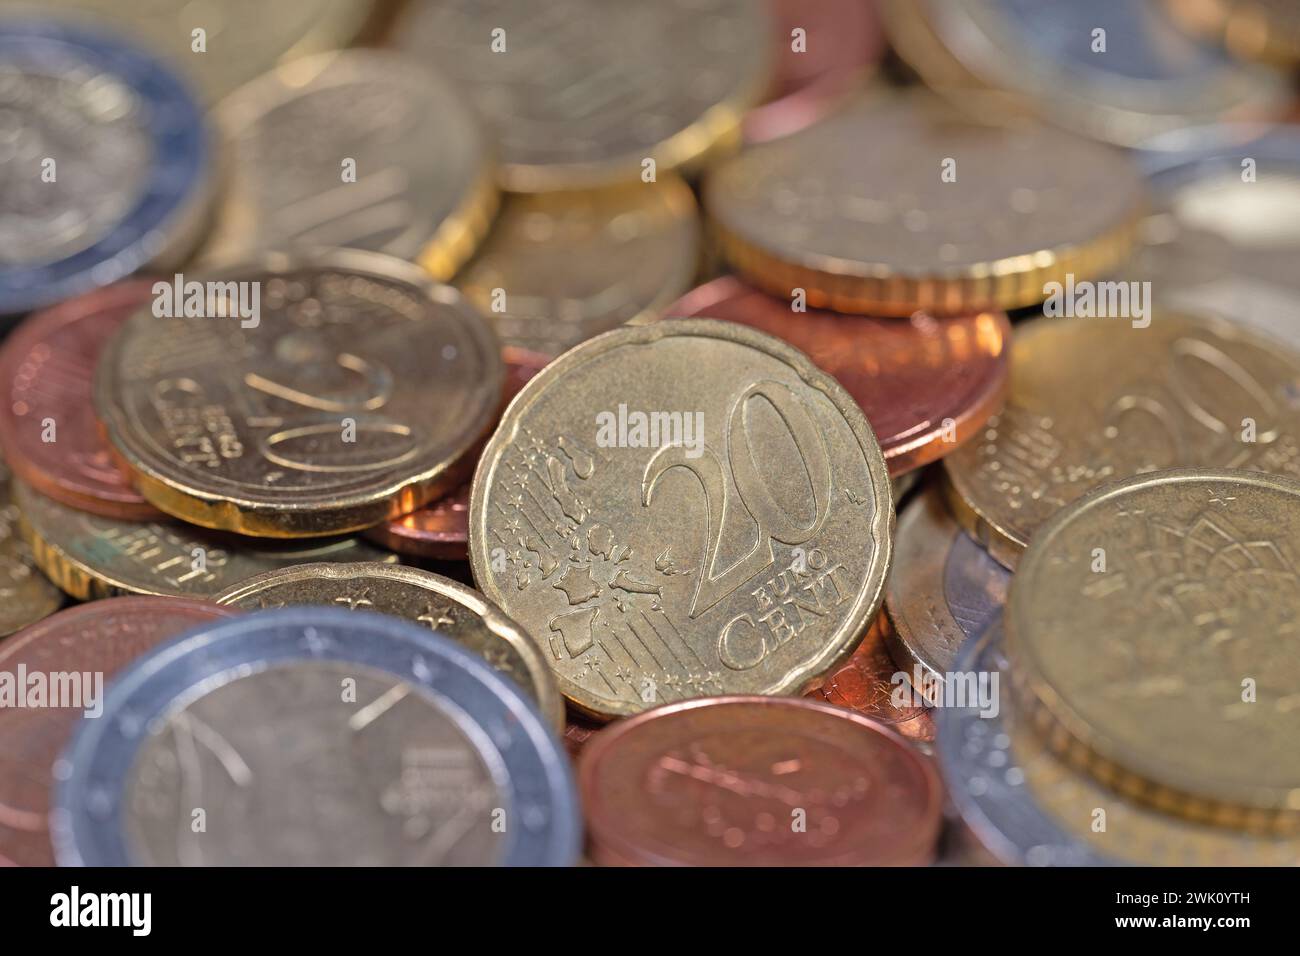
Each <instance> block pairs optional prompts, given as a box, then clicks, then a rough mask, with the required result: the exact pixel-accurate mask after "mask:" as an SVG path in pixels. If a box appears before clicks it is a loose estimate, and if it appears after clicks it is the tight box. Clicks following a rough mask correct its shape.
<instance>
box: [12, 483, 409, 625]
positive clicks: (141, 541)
mask: <svg viewBox="0 0 1300 956" xmlns="http://www.w3.org/2000/svg"><path fill="white" fill-rule="evenodd" d="M13 492H14V501H15V504H16V505H17V508H16V509H15V510H16V511H17V512H18V516H17V517H18V523H19V526H20V527H21V528H22V532H23V536H24V537H25V538H26V539H27V540H28V541H29V542H30V543H31V548H32V553H33V555H34V560H35V562H36V564H37V565H38V566H39V567H40V569H41V570H42V571H44V572H45V573H46V574H47V575H49V578H50V580H51V581H53V582H54V583H55V584H57V585H58V586H59V587H60V588H62V589H63V590H64V591H65V592H67V593H68V594H70V595H71V596H72V597H74V598H76V599H77V600H79V601H90V600H93V599H95V598H104V597H110V596H112V595H115V594H157V595H166V596H172V597H199V598H210V597H212V596H213V595H214V594H217V593H218V592H220V591H222V590H224V589H225V588H227V587H229V586H230V585H232V584H234V583H235V582H236V581H241V580H243V579H244V578H247V577H251V576H252V575H254V574H260V573H262V572H263V571H270V570H272V569H274V568H281V567H285V566H289V565H296V564H304V563H306V562H311V561H396V560H397V557H396V555H391V554H388V553H387V552H385V551H383V550H381V549H379V548H376V547H373V546H371V545H369V544H367V543H366V542H365V541H362V540H361V539H360V538H351V537H345V538H334V539H325V538H315V539H311V540H308V541H268V540H266V539H264V538H246V537H241V536H239V535H233V534H220V533H218V532H215V531H205V530H204V529H202V528H195V527H192V526H190V525H186V524H182V523H181V522H179V521H122V520H119V519H115V518H104V517H101V516H100V515H94V514H90V513H89V512H85V511H77V510H75V509H73V508H69V507H67V506H65V505H61V504H59V503H58V502H57V501H54V500H53V499H52V498H46V497H45V496H44V495H40V494H37V493H36V492H35V491H32V490H31V488H29V487H27V486H26V485H25V484H23V483H22V482H21V481H18V480H17V479H15V480H14V482H13ZM56 607H57V605H56ZM51 610H52V609H51Z"/></svg>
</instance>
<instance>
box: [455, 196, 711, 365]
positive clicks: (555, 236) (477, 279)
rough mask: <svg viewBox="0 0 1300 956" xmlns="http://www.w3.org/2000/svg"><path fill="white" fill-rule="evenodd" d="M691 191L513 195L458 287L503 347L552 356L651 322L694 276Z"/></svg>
mask: <svg viewBox="0 0 1300 956" xmlns="http://www.w3.org/2000/svg"><path fill="white" fill-rule="evenodd" d="M699 260H700V222H699V216H698V214H697V212H696V208H695V197H694V196H693V195H692V194H691V189H690V187H689V186H687V185H686V183H685V182H683V181H682V179H681V178H680V177H679V176H676V175H673V174H671V173H666V174H664V175H662V176H660V177H659V179H658V181H657V182H653V183H641V182H637V183H632V184H631V185H624V186H613V187H608V188H605V189H589V190H582V191H578V192H557V193H545V194H539V195H533V196H512V197H510V198H509V199H507V200H506V204H505V206H504V208H503V209H502V210H501V215H500V216H499V217H498V218H497V221H496V223H495V224H494V225H493V227H492V232H491V233H490V234H489V235H488V238H487V240H486V241H485V242H484V243H483V247H482V248H481V249H480V250H479V252H478V254H477V255H475V257H474V258H473V259H472V260H471V261H470V262H469V263H468V264H467V265H466V266H465V268H464V269H463V270H461V272H460V274H459V275H457V276H456V280H455V284H456V286H457V287H458V288H459V289H460V290H461V291H462V292H464V293H465V295H466V297H467V298H469V300H470V301H471V302H473V303H474V304H475V305H477V306H478V307H479V311H481V312H482V313H483V314H484V315H486V316H488V318H490V319H491V320H492V324H493V325H494V326H495V327H496V330H497V335H499V336H500V337H501V341H502V342H504V343H505V344H506V345H510V346H516V347H519V348H524V349H528V350H529V351H533V352H541V353H544V354H547V355H558V354H559V353H561V352H563V351H565V350H566V349H568V348H571V347H572V346H574V345H577V344H578V343H579V342H581V341H584V340H585V339H589V338H591V337H592V336H594V335H599V334H600V333H601V332H608V331H609V330H610V329H612V328H615V327H616V326H619V325H622V324H623V323H625V322H638V321H642V322H643V321H646V320H647V319H650V318H654V317H657V316H658V314H659V313H660V312H661V311H662V310H663V308H664V306H666V305H667V304H668V303H669V302H671V301H672V300H673V299H674V298H676V297H677V296H678V295H680V294H681V293H683V292H685V291H686V289H688V288H689V287H690V284H691V282H692V280H693V279H694V278H695V273H696V270H697V269H698V268H699Z"/></svg>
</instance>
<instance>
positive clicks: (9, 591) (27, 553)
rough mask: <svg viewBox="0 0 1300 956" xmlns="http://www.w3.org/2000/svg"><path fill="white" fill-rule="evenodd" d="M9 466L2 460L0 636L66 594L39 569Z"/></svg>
mask: <svg viewBox="0 0 1300 956" xmlns="http://www.w3.org/2000/svg"><path fill="white" fill-rule="evenodd" d="M12 491H13V485H12V484H11V483H10V480H9V470H8V469H7V468H6V467H5V465H4V462H3V461H0V593H3V595H4V599H3V600H2V601H0V637H4V636H5V635H6V634H12V633H13V632H14V631H17V630H20V629H21V628H24V627H27V626H28V625H29V624H34V623H36V622H37V621H39V620H41V619H42V618H44V617H48V616H49V615H51V614H53V613H54V612H55V611H57V610H58V609H59V607H60V605H62V604H63V595H62V594H61V593H60V591H59V589H58V588H57V587H55V586H54V585H53V584H52V583H50V581H49V579H48V578H46V577H45V575H44V574H42V573H41V571H40V570H39V565H38V564H37V562H36V558H35V556H34V555H33V554H32V551H31V548H30V547H29V546H28V544H27V542H25V541H24V540H23V537H22V534H21V533H20V531H19V526H20V522H21V514H20V513H19V510H18V506H17V505H15V504H14V503H13V499H12Z"/></svg>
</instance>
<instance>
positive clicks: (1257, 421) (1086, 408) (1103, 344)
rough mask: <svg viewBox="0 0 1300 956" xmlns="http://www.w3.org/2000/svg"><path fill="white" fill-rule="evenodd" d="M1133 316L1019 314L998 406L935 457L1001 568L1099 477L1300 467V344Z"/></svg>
mask: <svg viewBox="0 0 1300 956" xmlns="http://www.w3.org/2000/svg"><path fill="white" fill-rule="evenodd" d="M1148 306H1149V304H1148ZM1134 321H1136V320H1131V319H1129V318H1124V317H1115V318H1040V319H1034V320H1032V321H1030V322H1024V323H1021V324H1020V325H1019V326H1017V328H1016V333H1015V337H1014V339H1013V340H1012V348H1011V351H1012V354H1011V368H1012V373H1011V397H1010V399H1009V400H1008V402H1007V406H1006V408H1005V409H1004V410H1003V411H1002V412H1001V413H1000V414H999V415H996V416H994V417H993V418H992V419H991V420H990V421H989V424H988V427H987V428H986V429H985V431H984V433H983V435H982V436H980V437H979V438H977V439H976V440H974V441H971V442H969V443H967V444H966V445H963V446H961V447H960V448H958V449H957V450H956V451H955V452H953V453H952V454H951V455H949V456H948V457H946V458H945V459H944V460H943V465H944V475H945V478H946V483H945V488H946V491H947V495H948V501H949V504H950V505H951V507H952V509H953V514H954V515H955V516H956V518H957V520H958V521H959V522H960V523H961V524H962V526H963V527H964V528H966V530H967V531H968V532H969V533H970V534H972V535H973V536H974V537H975V538H976V539H977V540H978V541H980V542H981V543H982V544H984V545H985V547H987V548H988V550H989V553H990V554H992V555H993V557H995V558H996V559H997V560H998V561H999V562H1001V563H1002V564H1003V565H1005V566H1006V567H1008V568H1012V569H1014V568H1015V567H1016V562H1017V561H1018V560H1019V557H1020V554H1021V552H1022V551H1024V549H1025V546H1026V545H1027V544H1028V543H1029V541H1030V539H1031V537H1032V535H1033V534H1034V532H1035V530H1036V529H1037V528H1038V527H1039V526H1040V525H1042V524H1043V522H1045V521H1046V520H1047V519H1048V518H1050V517H1051V516H1052V515H1053V514H1054V513H1055V512H1056V511H1057V510H1058V509H1060V508H1063V507H1065V506H1066V505H1067V504H1069V503H1070V502H1071V501H1073V500H1074V499H1076V498H1078V497H1079V496H1081V495H1082V494H1084V493H1085V492H1087V491H1089V490H1091V489H1093V488H1095V487H1097V486H1098V485H1100V484H1103V483H1105V482H1109V481H1115V480H1117V479H1120V478H1127V477H1129V476H1131V475H1135V474H1138V473H1140V472H1144V471H1154V470H1156V469H1160V468H1175V467H1182V466H1192V465H1204V466H1212V467H1225V468H1249V469H1258V470H1260V471H1266V472H1273V473H1277V474H1285V475H1291V476H1292V477H1297V478H1300V354H1297V353H1294V352H1291V351H1289V350H1287V349H1286V348H1284V347H1281V346H1279V345H1278V344H1276V343H1275V342H1273V341H1271V340H1268V339H1264V338H1262V337H1259V336H1257V335H1254V334H1253V333H1251V332H1250V330H1248V329H1245V328H1243V327H1242V326H1240V325H1231V324H1229V323H1226V322H1222V321H1218V320H1214V319H1209V318H1199V317H1194V316H1191V315H1181V314H1179V313H1176V312H1172V311H1163V310H1161V309H1160V308H1159V307H1157V308H1155V309H1153V310H1151V311H1149V312H1147V313H1146V317H1145V319H1142V320H1140V322H1146V323H1147V324H1146V325H1145V326H1141V325H1140V324H1139V327H1134Z"/></svg>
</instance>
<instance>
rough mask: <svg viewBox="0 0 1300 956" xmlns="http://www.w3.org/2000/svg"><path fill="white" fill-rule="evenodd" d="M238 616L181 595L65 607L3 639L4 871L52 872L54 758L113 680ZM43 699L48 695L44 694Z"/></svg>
mask: <svg viewBox="0 0 1300 956" xmlns="http://www.w3.org/2000/svg"><path fill="white" fill-rule="evenodd" d="M236 613H238V612H236V611H234V610H233V609H231V608H222V607H217V606H216V605H215V604H209V603H207V602H206V601H198V600H194V599H191V598H178V597H118V598H110V599H108V600H105V601H94V602H92V603H90V604H83V605H80V606H78V607H71V608H68V609H67V610H65V611H60V612H59V613H58V614H55V615H53V616H51V617H48V618H46V619H45V620H43V621H41V622H39V623H37V624H33V625H31V626H30V627H27V628H25V629H23V630H22V631H20V632H19V633H17V634H15V635H14V636H13V637H11V638H8V639H7V640H5V641H4V642H2V643H0V673H7V674H9V675H11V676H13V675H18V674H22V675H24V677H25V678H26V680H25V681H23V682H20V683H16V684H14V685H13V686H14V687H15V688H16V696H15V697H14V698H13V699H12V700H5V699H3V698H0V865H2V864H5V863H9V864H16V865H19V866H53V865H54V850H53V848H52V847H51V846H50V832H49V813H50V793H51V790H52V788H53V784H54V770H53V768H54V762H55V760H56V759H57V758H58V756H59V753H60V752H61V751H62V750H63V748H64V746H65V745H66V744H67V742H68V739H69V738H70V737H71V736H72V732H73V729H74V727H75V726H76V724H77V722H78V721H79V720H80V719H81V718H82V717H83V716H89V717H98V716H99V715H100V714H101V713H102V712H103V711H102V707H103V703H104V698H103V694H104V687H105V685H106V684H107V683H108V682H109V681H111V680H112V679H113V676H114V674H116V673H117V672H118V671H119V670H121V669H122V668H123V667H125V666H126V665H127V664H129V663H131V661H133V660H135V658H137V657H139V656H140V655H141V654H143V653H145V652H146V651H148V650H149V649H151V648H152V647H154V646H155V645H157V644H160V643H162V642H163V641H165V640H168V639H169V638H172V637H176V636H177V635H179V634H182V633H184V632H185V631H187V630H189V629H190V628H192V627H197V626H199V625H201V624H206V623H208V622H210V621H216V620H220V619H222V618H226V617H231V616H233V615H234V614H236ZM38 694H39V695H40V696H39V697H38V696H37V695H38Z"/></svg>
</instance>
